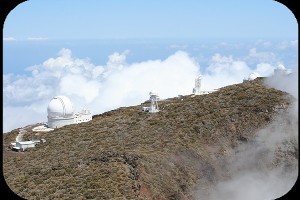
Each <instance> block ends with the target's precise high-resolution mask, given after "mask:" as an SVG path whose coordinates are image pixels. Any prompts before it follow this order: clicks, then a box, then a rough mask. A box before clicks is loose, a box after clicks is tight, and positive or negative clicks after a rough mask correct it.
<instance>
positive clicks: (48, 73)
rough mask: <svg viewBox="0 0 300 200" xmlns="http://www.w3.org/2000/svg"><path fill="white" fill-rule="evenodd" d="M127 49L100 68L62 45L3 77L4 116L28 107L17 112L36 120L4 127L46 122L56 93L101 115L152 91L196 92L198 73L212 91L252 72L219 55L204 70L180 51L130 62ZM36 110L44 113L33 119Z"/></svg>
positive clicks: (7, 122) (262, 68)
mask: <svg viewBox="0 0 300 200" xmlns="http://www.w3.org/2000/svg"><path fill="white" fill-rule="evenodd" d="M128 53H129V50H126V51H124V52H122V53H119V52H115V53H113V54H111V55H110V56H109V57H108V61H107V64H106V65H104V66H100V65H99V66H97V65H95V64H93V63H91V62H90V60H89V59H80V58H75V57H74V56H73V55H72V52H71V50H70V49H62V50H60V51H59V53H58V56H57V57H54V58H49V59H47V60H46V61H44V62H43V63H41V64H39V65H34V66H31V67H28V68H27V70H28V71H30V72H31V75H30V76H24V75H22V76H21V75H12V74H10V75H9V74H6V75H3V80H4V85H3V95H4V116H10V115H9V114H8V113H7V112H10V113H11V112H16V110H18V109H17V108H21V107H26V109H27V110H26V112H21V113H20V112H18V115H26V116H30V118H31V119H32V121H30V120H29V121H28V120H23V119H25V118H26V117H20V120H18V121H15V120H14V118H10V117H6V118H4V123H3V124H4V131H9V130H11V129H13V128H17V127H20V126H22V125H24V122H25V121H26V123H29V124H30V123H35V122H40V121H45V120H46V119H47V116H46V114H45V111H46V108H47V103H48V102H49V101H50V100H51V99H52V97H54V96H56V95H66V96H68V97H69V98H70V99H71V100H72V101H73V103H74V105H75V108H76V110H77V111H79V110H81V109H82V108H84V107H85V108H90V109H91V110H92V112H93V113H94V114H98V113H102V112H104V111H108V110H110V109H114V108H117V107H120V106H128V105H136V104H139V103H141V102H144V101H145V100H147V99H148V98H149V92H150V91H151V90H152V89H156V90H157V91H158V92H159V95H160V97H161V98H169V97H174V96H177V95H178V94H182V95H187V94H191V92H192V89H193V87H194V79H195V77H196V76H198V75H199V74H201V75H202V77H203V81H202V89H203V90H213V89H217V88H220V87H223V86H226V85H229V84H235V83H240V82H242V81H243V79H244V78H245V77H248V75H249V74H250V73H251V72H252V71H253V70H252V69H250V68H249V67H248V66H247V64H246V63H245V62H244V61H242V60H235V59H234V58H233V57H232V56H222V55H220V54H215V55H214V56H213V57H212V58H211V62H210V65H209V66H208V68H207V69H206V70H205V69H200V66H199V64H198V63H197V61H196V60H195V59H194V58H192V57H191V56H189V55H188V54H187V53H186V52H184V51H177V52H176V53H174V54H172V55H170V56H169V57H167V58H166V59H164V60H159V59H157V60H146V61H143V62H137V63H127V62H126V56H127V55H128ZM271 68H272V66H270V65H268V63H261V64H260V65H257V68H256V71H257V72H259V73H260V74H261V75H264V74H267V72H269V70H271ZM22 110H23V109H22ZM31 111H32V112H31ZM35 114H36V115H39V117H37V116H36V117H31V115H35ZM37 119H39V121H35V120H37ZM12 121H13V122H14V123H12Z"/></svg>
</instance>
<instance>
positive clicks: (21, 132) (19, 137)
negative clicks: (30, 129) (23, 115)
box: [16, 129, 27, 142]
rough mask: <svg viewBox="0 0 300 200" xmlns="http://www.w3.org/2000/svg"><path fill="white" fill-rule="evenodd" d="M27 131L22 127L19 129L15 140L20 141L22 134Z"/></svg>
mask: <svg viewBox="0 0 300 200" xmlns="http://www.w3.org/2000/svg"><path fill="white" fill-rule="evenodd" d="M26 132H27V131H25V130H24V129H21V130H20V132H19V134H18V135H17V137H16V142H21V141H22V140H23V135H24V134H25V133H26Z"/></svg>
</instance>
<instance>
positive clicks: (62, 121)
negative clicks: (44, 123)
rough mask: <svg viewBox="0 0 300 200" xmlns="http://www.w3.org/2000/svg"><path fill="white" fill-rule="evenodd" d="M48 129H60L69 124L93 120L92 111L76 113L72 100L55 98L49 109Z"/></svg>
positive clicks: (60, 97)
mask: <svg viewBox="0 0 300 200" xmlns="http://www.w3.org/2000/svg"><path fill="white" fill-rule="evenodd" d="M47 112H48V127H49V128H60V127H62V126H65V125H69V124H78V123H81V122H87V121H90V120H92V114H91V112H90V110H86V109H85V110H83V111H82V112H78V113H75V112H74V106H73V103H72V102H71V100H70V99H69V98H68V97H66V96H56V97H54V98H53V99H52V100H51V101H50V103H49V105H48V108H47Z"/></svg>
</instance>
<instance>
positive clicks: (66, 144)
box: [3, 79, 298, 199]
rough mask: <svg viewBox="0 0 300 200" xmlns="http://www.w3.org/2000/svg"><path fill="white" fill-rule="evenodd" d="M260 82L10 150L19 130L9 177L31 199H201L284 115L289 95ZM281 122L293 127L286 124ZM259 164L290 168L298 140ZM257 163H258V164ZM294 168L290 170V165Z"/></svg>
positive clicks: (112, 117)
mask: <svg viewBox="0 0 300 200" xmlns="http://www.w3.org/2000/svg"><path fill="white" fill-rule="evenodd" d="M262 81H263V80H262V79H256V80H254V81H250V82H245V83H241V84H236V85H231V86H227V87H224V88H221V89H220V90H219V91H216V92H214V93H211V94H207V95H201V96H191V95H190V96H182V97H175V98H171V99H166V100H163V101H160V102H159V106H160V109H161V111H160V112H158V113H145V112H142V111H141V108H142V106H143V105H148V103H147V102H144V103H143V104H142V105H137V106H130V107H122V108H119V109H116V110H113V111H109V112H106V113H103V114H101V115H95V116H94V117H93V120H92V121H90V122H87V123H82V124H77V125H68V126H65V127H62V128H59V129H56V130H54V131H52V132H49V133H43V134H41V135H36V134H35V133H33V132H32V131H28V133H27V134H26V135H25V136H24V138H25V139H26V138H29V137H33V138H34V139H38V138H39V137H43V138H45V139H46V140H47V142H46V143H45V144H41V145H39V146H37V147H36V148H33V149H28V151H25V152H21V153H17V152H12V151H10V150H9V149H8V144H9V143H10V142H12V141H13V140H14V137H15V136H16V134H17V131H12V132H10V133H8V134H5V135H4V141H3V145H4V151H3V156H4V160H3V162H4V166H3V167H4V177H5V179H6V181H7V184H8V185H9V187H10V188H11V189H12V190H13V191H14V192H15V193H16V194H18V195H19V196H21V197H24V198H26V199H197V198H199V196H198V197H197V195H199V191H200V192H201V195H204V196H205V195H209V193H210V191H211V188H212V187H213V186H214V185H216V184H217V183H218V182H219V181H220V180H226V179H227V178H228V177H230V176H231V173H232V172H231V171H230V169H229V168H228V167H226V166H227V164H228V160H230V158H231V157H232V156H233V155H235V154H236V153H237V151H236V150H237V149H238V148H239V147H240V146H241V145H243V144H252V143H255V137H257V134H258V133H259V132H258V131H259V130H260V129H262V128H264V127H267V126H269V125H270V124H272V123H273V122H274V120H276V117H277V116H283V115H285V114H286V113H287V111H286V110H287V109H288V108H289V105H290V104H291V102H292V97H291V96H289V95H288V94H287V93H284V92H282V91H279V90H275V89H273V88H267V87H265V86H264V85H263V84H262ZM280 123H282V124H283V126H284V124H286V125H287V126H288V123H289V121H288V120H282V121H281V122H280ZM289 144H290V145H291V148H289V149H288V150H284V149H281V151H277V150H276V152H278V153H277V154H276V155H277V156H276V157H274V159H273V158H272V160H268V161H267V162H264V161H265V159H267V158H266V155H267V154H266V153H264V152H262V153H261V154H259V155H260V157H259V158H258V159H257V160H258V161H257V162H258V163H256V164H258V165H260V166H261V167H265V168H266V169H271V168H274V167H276V166H279V165H280V166H281V165H282V163H283V162H286V160H284V159H288V160H289V162H290V164H289V165H288V164H286V169H287V170H293V169H294V167H295V162H294V161H295V160H297V159H298V155H297V153H296V152H297V151H298V149H297V142H296V141H295V140H292V141H290V143H289ZM259 162H260V163H259ZM289 167H290V168H289Z"/></svg>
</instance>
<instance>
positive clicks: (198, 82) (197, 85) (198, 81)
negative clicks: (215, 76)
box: [193, 75, 215, 95]
mask: <svg viewBox="0 0 300 200" xmlns="http://www.w3.org/2000/svg"><path fill="white" fill-rule="evenodd" d="M201 80H202V77H201V76H200V75H199V76H198V77H197V78H196V79H195V87H194V88H193V94H194V95H202V94H209V93H212V92H215V91H202V90H201Z"/></svg>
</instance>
